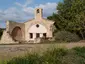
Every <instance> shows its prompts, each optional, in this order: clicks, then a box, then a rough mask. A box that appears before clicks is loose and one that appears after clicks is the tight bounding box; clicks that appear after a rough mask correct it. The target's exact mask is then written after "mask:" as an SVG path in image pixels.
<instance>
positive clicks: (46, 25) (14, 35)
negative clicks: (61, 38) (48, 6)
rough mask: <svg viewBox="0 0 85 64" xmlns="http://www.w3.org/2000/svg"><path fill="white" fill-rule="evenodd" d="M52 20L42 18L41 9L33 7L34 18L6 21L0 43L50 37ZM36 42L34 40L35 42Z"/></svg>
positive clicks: (28, 41)
mask: <svg viewBox="0 0 85 64" xmlns="http://www.w3.org/2000/svg"><path fill="white" fill-rule="evenodd" d="M53 24H54V21H51V20H48V19H44V18H43V9H41V8H36V9H35V17H34V19H31V20H28V21H26V22H24V23H18V22H12V21H7V22H6V30H5V31H4V32H3V35H2V38H1V43H3V44H9V43H18V42H20V41H25V42H27V43H30V41H35V40H36V39H37V38H42V37H46V38H52V37H53V30H52V29H53V28H52V27H53ZM35 43H36V42H35Z"/></svg>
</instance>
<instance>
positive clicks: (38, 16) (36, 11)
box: [35, 8, 43, 19]
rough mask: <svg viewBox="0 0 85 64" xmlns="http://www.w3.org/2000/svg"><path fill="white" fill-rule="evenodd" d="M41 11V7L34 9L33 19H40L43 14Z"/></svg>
mask: <svg viewBox="0 0 85 64" xmlns="http://www.w3.org/2000/svg"><path fill="white" fill-rule="evenodd" d="M42 11H43V9H42V8H36V9H35V19H42V16H43V13H42Z"/></svg>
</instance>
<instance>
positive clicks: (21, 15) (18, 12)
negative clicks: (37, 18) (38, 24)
mask: <svg viewBox="0 0 85 64" xmlns="http://www.w3.org/2000/svg"><path fill="white" fill-rule="evenodd" d="M30 3H32V0H30V2H29V0H27V1H26V3H25V4H24V5H22V4H20V3H18V2H17V3H16V4H17V5H18V6H20V8H16V7H12V8H8V9H6V10H0V24H1V23H3V22H1V21H6V20H14V21H22V22H24V21H26V20H28V19H31V18H33V17H34V9H35V8H38V7H39V8H43V17H47V16H49V15H52V14H53V12H56V6H57V4H56V3H50V2H49V3H46V4H40V5H38V6H35V7H34V8H33V7H28V4H30Z"/></svg>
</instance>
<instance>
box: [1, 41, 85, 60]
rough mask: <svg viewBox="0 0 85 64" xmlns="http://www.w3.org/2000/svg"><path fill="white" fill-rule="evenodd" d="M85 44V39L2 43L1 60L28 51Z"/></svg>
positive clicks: (33, 51) (41, 50)
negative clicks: (36, 42)
mask: <svg viewBox="0 0 85 64" xmlns="http://www.w3.org/2000/svg"><path fill="white" fill-rule="evenodd" d="M77 46H80V47H83V46H85V41H80V42H77V43H53V44H20V45H19V44H17V45H16V44H15V45H0V60H9V59H11V58H13V57H17V56H23V55H25V54H27V53H35V52H37V53H39V54H40V53H42V52H44V51H46V50H47V49H53V48H54V47H55V48H73V47H77Z"/></svg>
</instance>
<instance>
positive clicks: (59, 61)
mask: <svg viewBox="0 0 85 64" xmlns="http://www.w3.org/2000/svg"><path fill="white" fill-rule="evenodd" d="M84 50H85V47H81V48H80V47H76V48H73V49H60V48H59V49H55V48H54V49H52V50H47V51H46V52H44V53H43V54H42V55H38V54H29V55H27V56H25V57H21V58H20V57H19V58H14V59H12V60H10V61H8V63H7V64H85V57H83V56H84V55H85V51H84ZM82 53H83V54H82ZM81 54H82V55H81Z"/></svg>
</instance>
